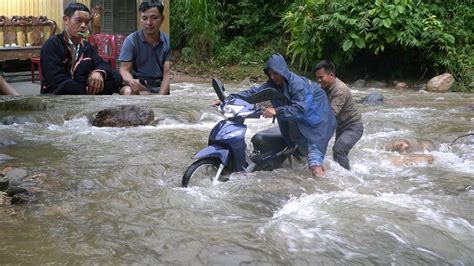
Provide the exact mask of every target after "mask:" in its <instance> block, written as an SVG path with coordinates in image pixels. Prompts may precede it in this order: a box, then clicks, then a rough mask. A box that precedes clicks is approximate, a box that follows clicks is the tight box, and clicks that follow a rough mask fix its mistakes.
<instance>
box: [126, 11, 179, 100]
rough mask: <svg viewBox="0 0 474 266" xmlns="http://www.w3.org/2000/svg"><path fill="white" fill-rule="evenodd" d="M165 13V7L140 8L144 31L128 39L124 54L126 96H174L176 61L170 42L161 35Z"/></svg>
mask: <svg viewBox="0 0 474 266" xmlns="http://www.w3.org/2000/svg"><path fill="white" fill-rule="evenodd" d="M163 9H164V6H163V4H161V3H149V2H143V3H141V4H140V7H139V8H138V10H139V12H140V14H141V18H140V22H141V27H142V29H141V30H139V31H136V32H134V33H132V34H130V35H128V36H127V38H126V39H125V41H124V43H123V45H122V48H121V50H120V56H119V61H120V62H121V64H120V74H121V75H122V77H123V82H124V85H125V86H124V87H122V89H121V91H120V93H121V94H123V95H133V94H152V93H154V94H160V95H168V94H169V92H170V68H171V60H172V57H171V46H170V38H169V36H168V35H166V34H165V33H163V32H161V31H160V27H161V24H162V23H163V21H164V19H165V17H164V16H163Z"/></svg>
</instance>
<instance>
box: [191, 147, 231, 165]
mask: <svg viewBox="0 0 474 266" xmlns="http://www.w3.org/2000/svg"><path fill="white" fill-rule="evenodd" d="M203 158H219V160H221V163H222V164H223V165H224V166H227V165H228V163H229V158H230V151H229V149H226V148H224V147H222V146H219V145H215V144H212V145H209V146H207V147H206V148H204V149H202V150H200V151H198V152H197V153H196V155H194V156H193V159H203Z"/></svg>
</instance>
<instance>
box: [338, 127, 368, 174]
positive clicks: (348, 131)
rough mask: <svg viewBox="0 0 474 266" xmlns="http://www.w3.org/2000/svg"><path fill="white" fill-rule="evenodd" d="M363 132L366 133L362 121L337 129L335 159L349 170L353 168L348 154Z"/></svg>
mask: <svg viewBox="0 0 474 266" xmlns="http://www.w3.org/2000/svg"><path fill="white" fill-rule="evenodd" d="M362 134H364V125H363V124H362V123H356V124H350V125H348V126H346V127H345V128H342V129H339V128H338V129H336V141H335V143H334V147H332V152H333V156H334V160H335V161H336V162H338V163H339V164H340V165H341V166H342V167H344V168H346V169H347V170H350V169H351V167H350V165H349V158H347V155H348V154H349V152H350V151H351V149H352V147H354V145H355V144H356V143H357V141H359V140H360V138H362Z"/></svg>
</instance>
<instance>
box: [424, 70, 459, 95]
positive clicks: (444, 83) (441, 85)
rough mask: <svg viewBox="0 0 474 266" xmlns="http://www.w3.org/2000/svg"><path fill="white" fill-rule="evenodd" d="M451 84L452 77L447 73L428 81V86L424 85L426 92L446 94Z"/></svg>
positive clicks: (452, 81)
mask: <svg viewBox="0 0 474 266" xmlns="http://www.w3.org/2000/svg"><path fill="white" fill-rule="evenodd" d="M453 83H454V77H453V75H451V74H449V73H444V74H442V75H439V76H436V77H434V78H432V79H430V80H429V81H428V84H426V90H427V91H431V92H447V91H449V89H451V86H452V85H453Z"/></svg>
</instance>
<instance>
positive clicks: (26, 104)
mask: <svg viewBox="0 0 474 266" xmlns="http://www.w3.org/2000/svg"><path fill="white" fill-rule="evenodd" d="M46 109H48V104H47V102H46V100H44V99H40V98H34V97H31V98H22V99H18V100H12V101H6V102H0V110H5V111H44V110H46Z"/></svg>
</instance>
